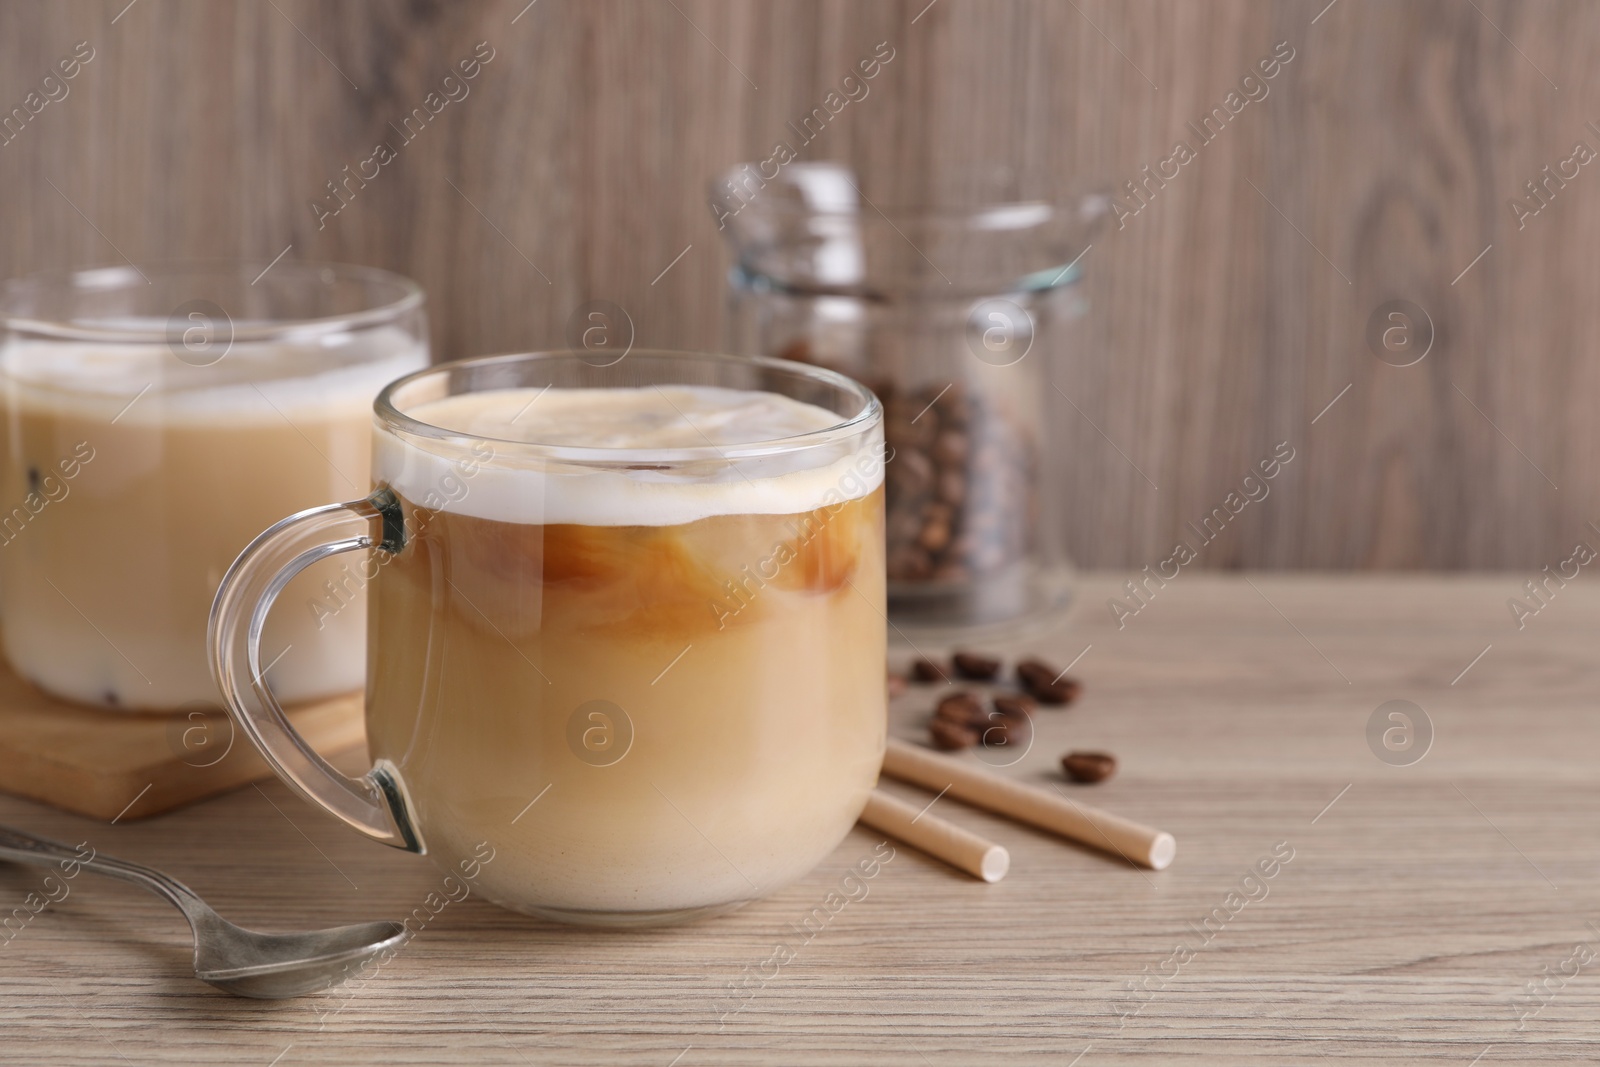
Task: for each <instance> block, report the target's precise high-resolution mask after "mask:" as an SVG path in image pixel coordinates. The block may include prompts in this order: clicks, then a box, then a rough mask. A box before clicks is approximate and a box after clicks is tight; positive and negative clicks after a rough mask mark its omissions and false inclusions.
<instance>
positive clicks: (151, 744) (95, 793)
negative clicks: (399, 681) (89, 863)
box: [0, 664, 366, 821]
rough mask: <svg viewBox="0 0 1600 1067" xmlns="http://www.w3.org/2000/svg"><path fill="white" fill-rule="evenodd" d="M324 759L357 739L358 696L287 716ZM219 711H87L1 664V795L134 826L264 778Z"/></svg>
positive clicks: (263, 769) (361, 736)
mask: <svg viewBox="0 0 1600 1067" xmlns="http://www.w3.org/2000/svg"><path fill="white" fill-rule="evenodd" d="M288 715H289V721H290V722H292V723H293V724H294V727H295V729H296V730H299V731H300V734H301V736H303V737H304V738H305V739H306V741H307V742H309V743H310V744H311V746H312V747H313V748H315V749H316V750H317V751H318V752H321V753H323V754H325V755H331V754H333V753H336V752H340V751H343V750H345V749H348V748H353V747H355V746H356V745H360V744H361V743H362V742H363V741H364V740H365V738H366V732H365V726H364V724H363V722H362V696H361V694H360V693H350V694H347V695H345V696H340V697H334V698H333V699H331V700H323V701H318V702H315V703H311V704H303V705H300V706H299V707H296V708H291V709H289V712H288ZM271 774H272V772H271V771H270V770H268V769H267V765H266V762H265V761H263V760H262V758H261V756H260V754H259V753H257V752H256V750H255V746H254V745H252V744H251V743H250V739H249V738H247V737H245V736H244V734H243V732H241V731H239V730H238V729H236V728H235V727H234V725H233V722H232V720H231V719H229V718H228V716H227V715H225V714H223V713H222V712H220V711H218V712H202V711H192V712H187V713H184V712H179V713H175V714H170V715H166V714H163V715H145V714H137V713H131V712H125V711H106V710H103V709H99V708H87V707H83V706H81V705H78V704H70V703H67V702H66V701H62V700H57V699H56V698H54V697H52V696H48V695H47V694H45V693H43V692H41V691H40V690H38V689H35V688H34V687H33V686H32V685H30V684H28V683H27V682H25V681H23V680H22V679H20V678H18V677H17V676H16V675H15V674H13V673H12V672H11V670H10V669H9V668H7V667H5V666H4V664H0V791H4V792H7V793H12V794H15V795H17V796H23V797H30V798H32V799H34V800H42V801H44V802H45V803H47V804H53V805H55V806H56V807H58V808H65V809H66V810H68V811H72V812H77V813H78V814H80V815H89V816H92V817H94V818H99V819H110V820H114V821H122V820H131V819H142V818H146V817H148V816H151V815H159V814H160V813H162V812H165V811H171V810H172V809H174V808H180V807H183V806H184V805H185V804H192V803H194V802H195V801H197V800H201V799H203V798H205V797H209V796H214V795H216V794H217V793H222V792H226V791H227V790H229V789H237V788H238V787H239V786H241V785H246V784H248V783H250V782H253V781H256V780H258V779H261V778H268V777H271Z"/></svg>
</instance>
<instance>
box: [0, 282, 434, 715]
mask: <svg viewBox="0 0 1600 1067" xmlns="http://www.w3.org/2000/svg"><path fill="white" fill-rule="evenodd" d="M427 336H428V334H427V320H426V314H425V311H424V309H423V293H422V290H421V289H420V288H419V287H418V286H417V285H416V283H414V282H412V281H410V280H408V279H406V278H403V277H400V276H398V275H395V274H391V273H389V272H387V271H382V270H377V269H374V268H369V267H357V266H336V265H327V264H314V263H296V262H274V263H272V264H268V263H266V262H261V263H247V262H195V263H178V264H151V265H139V266H133V265H127V266H119V267H108V268H102V269H92V270H80V271H73V272H66V273H58V274H41V275H35V276H30V277H26V278H20V279H15V280H12V281H10V282H7V283H6V284H5V285H4V287H3V288H0V427H3V430H4V438H3V440H4V447H3V450H0V623H3V633H4V640H3V648H4V652H5V657H6V660H7V662H8V663H9V664H10V666H11V668H12V669H13V670H14V671H15V672H16V673H18V674H19V675H21V676H22V677H24V678H26V679H28V680H29V681H31V682H33V683H34V684H35V685H37V686H38V687H40V688H41V689H44V690H46V691H47V692H50V693H52V694H54V695H56V696H58V697H63V698H65V699H68V700H72V701H77V702H80V703H84V704H91V705H98V706H101V707H106V708H116V709H124V710H134V711H162V710H175V709H180V708H189V707H194V706H195V705H197V704H205V705H219V704H220V701H219V700H218V694H217V690H216V685H215V683H214V682H213V680H212V677H211V672H210V668H209V665H208V661H207V657H206V643H205V638H206V620H207V615H208V612H209V610H210V607H211V601H212V597H213V595H214V594H215V592H216V589H217V586H218V584H219V583H220V582H221V580H222V575H223V573H224V572H225V571H226V570H227V569H228V565H229V564H230V563H232V562H233V559H234V557H235V556H237V555H238V554H239V553H240V552H241V551H242V550H243V549H244V547H245V546H246V545H248V544H249V543H250V540H251V538H253V537H254V536H255V535H256V534H257V533H258V532H260V531H261V529H262V528H263V527H265V526H267V525H269V524H270V523H271V522H272V521H273V520H275V519H277V518H279V517H280V516H282V515H284V514H287V513H290V512H295V511H300V510H303V509H306V508H310V507H314V506H317V505H320V504H326V503H329V502H330V501H335V500H342V499H345V498H347V497H350V496H352V495H360V494H363V493H365V492H366V491H367V488H368V485H369V482H370V478H371V475H370V458H369V441H370V437H371V432H372V429H371V424H372V402H373V398H374V397H375V396H376V395H377V394H378V392H379V390H380V389H381V388H382V387H383V386H384V385H385V384H386V383H388V382H389V381H391V380H392V379H394V378H397V377H399V376H401V375H403V374H406V373H409V372H411V371H414V370H417V369H419V368H421V367H423V366H426V365H427V362H428V341H427ZM362 584H363V581H362V578H361V575H360V567H359V565H358V564H350V563H346V564H345V565H344V566H343V567H341V566H340V565H339V564H338V563H336V562H329V563H325V564H319V565H317V566H316V567H314V568H313V569H312V570H311V571H308V572H307V573H306V574H305V575H302V577H301V579H300V581H299V583H298V584H297V586H296V587H295V588H296V590H298V591H300V595H299V596H298V597H297V598H296V600H297V602H298V607H299V610H297V611H292V612H280V613H279V615H278V616H277V617H275V618H274V620H273V624H272V625H271V626H269V627H268V631H267V635H266V647H267V649H268V650H269V654H270V657H271V658H270V662H268V663H265V664H263V666H264V667H265V668H266V669H265V671H264V673H265V675H266V676H267V677H268V678H270V680H271V684H272V685H273V687H274V689H275V690H276V691H277V692H278V693H279V694H280V695H281V696H282V697H283V699H284V700H285V701H286V702H294V701H305V700H310V699H313V698H317V697H323V696H331V695H333V694H336V693H340V692H345V691H349V690H354V689H358V688H360V687H361V685H362V678H363V662H364V658H365V648H364V632H365V597H364V595H362V593H361V586H362Z"/></svg>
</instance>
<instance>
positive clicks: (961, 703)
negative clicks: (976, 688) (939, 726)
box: [933, 693, 986, 726]
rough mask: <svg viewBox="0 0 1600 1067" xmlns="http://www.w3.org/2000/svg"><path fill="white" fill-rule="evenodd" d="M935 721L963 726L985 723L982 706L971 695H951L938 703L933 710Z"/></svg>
mask: <svg viewBox="0 0 1600 1067" xmlns="http://www.w3.org/2000/svg"><path fill="white" fill-rule="evenodd" d="M933 715H934V718H936V719H944V720H945V721H947V722H955V723H961V724H962V725H964V726H978V725H981V724H982V723H983V722H984V721H985V718H986V717H985V715H984V713H983V705H982V704H981V703H979V701H978V698H977V697H975V696H973V695H972V694H971V693H952V694H951V695H949V696H947V697H945V698H944V699H943V700H941V701H939V706H938V707H936V708H934V709H933Z"/></svg>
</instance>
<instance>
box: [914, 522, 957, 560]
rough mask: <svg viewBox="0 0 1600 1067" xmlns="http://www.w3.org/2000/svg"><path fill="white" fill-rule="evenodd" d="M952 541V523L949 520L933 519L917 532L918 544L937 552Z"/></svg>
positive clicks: (927, 550) (925, 549) (931, 551)
mask: <svg viewBox="0 0 1600 1067" xmlns="http://www.w3.org/2000/svg"><path fill="white" fill-rule="evenodd" d="M949 543H950V524H949V523H947V522H940V521H937V520H935V521H933V522H930V523H928V524H927V525H926V526H924V527H923V528H922V532H921V533H919V534H917V544H918V545H920V546H921V547H922V548H923V550H924V551H926V552H929V553H934V554H937V553H938V552H940V551H942V550H943V549H944V547H945V546H946V545H948V544H949Z"/></svg>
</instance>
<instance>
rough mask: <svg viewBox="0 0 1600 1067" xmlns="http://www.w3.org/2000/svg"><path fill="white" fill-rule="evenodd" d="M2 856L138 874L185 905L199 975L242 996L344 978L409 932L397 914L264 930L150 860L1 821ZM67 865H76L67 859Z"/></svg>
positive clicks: (133, 878)
mask: <svg viewBox="0 0 1600 1067" xmlns="http://www.w3.org/2000/svg"><path fill="white" fill-rule="evenodd" d="M0 859H5V860H11V861H13V862H16V863H31V864H35V865H37V866H41V867H53V866H56V865H58V864H77V865H78V866H81V867H82V868H83V869H84V870H89V871H94V872H96V873H98V874H105V875H110V876H111V877H112V878H121V879H123V880H124V881H128V882H137V883H138V884H139V885H142V886H144V887H145V888H146V889H149V890H150V891H152V892H154V893H158V894H160V895H161V896H163V897H166V898H167V899H168V900H169V901H171V902H172V903H174V904H176V905H177V906H178V910H180V911H182V912H183V914H184V917H185V918H186V919H188V920H189V926H190V928H191V929H193V931H194V976H195V977H196V978H198V979H200V980H201V981H202V982H208V983H210V984H211V985H214V986H216V987H217V988H218V989H221V990H225V991H227V992H229V993H235V994H238V995H239V996H241V997H260V998H262V999H265V1000H279V999H282V998H284V997H297V996H300V995H302V994H305V993H315V992H317V991H318V990H321V989H328V988H330V987H332V986H336V985H338V984H339V983H341V982H343V981H344V980H345V978H347V977H348V976H349V975H350V974H351V973H352V972H353V971H354V970H355V969H356V967H358V966H359V965H360V964H361V963H363V962H365V961H366V960H369V959H371V958H372V957H374V956H376V955H378V954H379V953H380V952H384V951H386V950H389V949H393V948H396V947H398V946H399V944H400V943H401V942H402V941H404V940H405V936H406V932H405V927H403V926H401V925H400V924H399V923H396V922H370V923H357V924H356V925H354V926H337V927H334V928H333V929H331V930H311V931H308V932H306V933H299V934H259V933H256V932H255V931H254V930H246V929H245V928H244V927H242V926H235V925H234V924H233V923H231V922H229V921H228V920H226V919H224V918H223V917H222V916H220V915H218V914H217V913H216V912H214V911H212V910H211V908H210V907H208V906H207V905H206V902H205V901H203V900H201V899H200V898H199V896H197V895H196V894H195V892H194V890H192V889H190V888H189V887H188V886H186V885H184V884H183V883H182V882H180V881H178V880H177V879H176V878H173V877H171V876H170V875H166V874H163V873H161V872H160V871H158V870H154V869H152V868H150V867H144V866H141V865H139V864H137V863H129V862H128V861H127V860H119V859H116V858H114V857H112V856H107V855H103V854H100V853H94V854H92V855H91V856H90V858H87V859H85V858H84V856H83V853H81V852H79V851H78V850H77V849H75V848H72V847H70V846H68V845H63V844H61V843H60V842H58V841H51V840H48V839H46V838H43V837H34V836H33V835H31V834H25V833H23V832H22V831H21V830H14V829H12V828H10V827H8V826H0ZM62 869H63V870H67V869H69V868H68V867H65V866H64V867H63V868H62Z"/></svg>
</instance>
